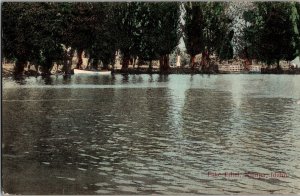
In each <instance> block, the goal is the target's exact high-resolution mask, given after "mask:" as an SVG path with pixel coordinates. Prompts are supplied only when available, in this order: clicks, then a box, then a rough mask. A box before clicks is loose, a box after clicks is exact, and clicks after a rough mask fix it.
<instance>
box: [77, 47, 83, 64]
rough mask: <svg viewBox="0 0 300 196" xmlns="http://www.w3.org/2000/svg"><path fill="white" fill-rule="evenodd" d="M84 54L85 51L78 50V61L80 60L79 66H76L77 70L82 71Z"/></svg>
mask: <svg viewBox="0 0 300 196" xmlns="http://www.w3.org/2000/svg"><path fill="white" fill-rule="evenodd" d="M82 53H83V49H78V50H77V59H78V62H77V65H76V68H77V69H82V67H81V65H82Z"/></svg>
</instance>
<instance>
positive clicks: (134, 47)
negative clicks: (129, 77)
mask: <svg viewBox="0 0 300 196" xmlns="http://www.w3.org/2000/svg"><path fill="white" fill-rule="evenodd" d="M143 4H144V3H138V2H131V3H129V2H127V3H119V4H117V5H116V7H115V12H114V13H115V14H116V15H115V19H114V20H115V21H116V23H115V24H116V25H115V27H116V29H117V33H118V34H117V36H116V38H117V47H118V48H119V49H120V50H121V53H122V58H123V62H122V70H127V69H128V65H129V60H130V58H131V57H136V56H137V54H138V51H139V50H140V45H139V44H140V39H141V35H140V34H141V32H140V27H141V20H142V17H143V13H142V12H141V11H142V5H143Z"/></svg>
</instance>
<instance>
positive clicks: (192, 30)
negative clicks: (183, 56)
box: [184, 2, 204, 56]
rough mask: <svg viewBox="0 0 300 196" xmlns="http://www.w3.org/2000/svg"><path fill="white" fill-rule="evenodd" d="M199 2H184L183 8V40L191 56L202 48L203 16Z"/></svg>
mask: <svg viewBox="0 0 300 196" xmlns="http://www.w3.org/2000/svg"><path fill="white" fill-rule="evenodd" d="M201 5H202V4H201V3H199V2H188V3H184V8H185V11H186V13H185V17H184V20H185V25H184V42H185V46H186V49H187V53H188V54H190V55H191V56H194V55H197V54H199V53H201V52H202V51H203V50H204V38H203V29H204V16H203V10H202V7H201Z"/></svg>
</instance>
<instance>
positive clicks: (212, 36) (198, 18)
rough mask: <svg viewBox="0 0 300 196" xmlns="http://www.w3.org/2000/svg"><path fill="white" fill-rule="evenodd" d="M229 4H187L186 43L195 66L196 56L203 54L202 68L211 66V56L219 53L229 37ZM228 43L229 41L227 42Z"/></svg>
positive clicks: (192, 63)
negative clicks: (227, 12)
mask: <svg viewBox="0 0 300 196" xmlns="http://www.w3.org/2000/svg"><path fill="white" fill-rule="evenodd" d="M228 5H229V4H228V3H227V2H197V3H194V2H193V3H191V2H189V3H186V4H185V9H186V16H185V20H186V21H185V22H186V24H185V28H184V29H185V30H184V32H185V43H186V46H187V52H188V54H190V56H191V65H192V67H193V66H194V59H195V55H196V54H199V53H202V62H201V65H202V66H206V65H208V64H209V61H210V58H209V56H210V55H211V54H213V53H219V52H220V50H221V48H222V47H224V45H225V44H224V43H223V42H224V41H226V39H225V38H226V36H228V35H229V31H230V24H231V20H230V18H229V17H228V16H227V14H226V11H227V9H228ZM227 42H228V41H227Z"/></svg>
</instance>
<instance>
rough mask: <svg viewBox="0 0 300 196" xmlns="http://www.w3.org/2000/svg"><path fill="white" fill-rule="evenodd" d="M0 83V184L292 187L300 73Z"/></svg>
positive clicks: (134, 189) (133, 189) (221, 190)
mask: <svg viewBox="0 0 300 196" xmlns="http://www.w3.org/2000/svg"><path fill="white" fill-rule="evenodd" d="M2 83H3V84H2V85H3V96H2V107H3V108H2V112H3V115H2V120H3V121H2V163H3V165H2V178H3V187H4V191H5V192H8V193H14V194H180V193H197V194H202V193H203V194H234V193H240V194H251V193H256V194H270V193H275V194H276V193H277V194H279V193H299V192H300V121H299V119H300V104H298V103H299V100H300V77H299V76H294V75H211V76H207V75H204V76H201V75H193V76H191V75H169V76H159V75H152V76H150V75H129V76H126V75H125V76H122V75H115V76H100V77H99V76H72V77H66V78H64V77H63V76H52V77H50V78H41V77H38V78H34V77H31V78H25V79H23V80H13V79H11V78H4V79H3V81H2ZM208 172H216V173H224V172H235V173H241V174H243V173H245V172H258V173H261V174H271V173H274V172H281V173H284V174H286V175H287V176H286V177H276V178H251V177H246V176H242V177H225V176H210V175H208Z"/></svg>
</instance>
